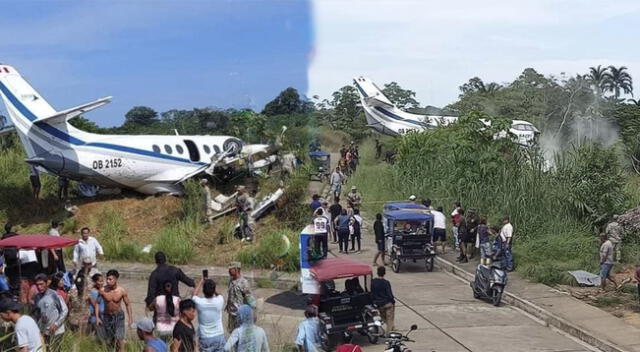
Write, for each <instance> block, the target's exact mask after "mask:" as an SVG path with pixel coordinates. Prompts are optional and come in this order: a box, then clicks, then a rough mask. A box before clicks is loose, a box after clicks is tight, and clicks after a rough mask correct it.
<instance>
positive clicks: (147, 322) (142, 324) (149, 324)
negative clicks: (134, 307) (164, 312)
mask: <svg viewBox="0 0 640 352" xmlns="http://www.w3.org/2000/svg"><path fill="white" fill-rule="evenodd" d="M134 325H135V326H136V329H138V330H142V331H144V332H149V333H151V332H153V329H154V328H155V325H154V324H153V320H151V319H149V318H144V319H140V320H138V321H136V322H135V324H134Z"/></svg>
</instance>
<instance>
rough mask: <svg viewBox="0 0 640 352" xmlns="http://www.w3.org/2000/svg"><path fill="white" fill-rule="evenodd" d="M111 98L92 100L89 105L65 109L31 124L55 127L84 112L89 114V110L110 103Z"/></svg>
mask: <svg viewBox="0 0 640 352" xmlns="http://www.w3.org/2000/svg"><path fill="white" fill-rule="evenodd" d="M111 98H112V97H104V98H100V99H98V100H94V101H92V102H90V103H86V104H82V105H78V106H76V107H73V108H70V109H66V110H62V111H58V112H56V113H55V114H53V115H51V116H47V117H43V118H40V119H37V120H35V121H33V123H48V124H50V125H56V124H59V123H63V122H66V121H68V120H69V119H72V118H74V117H77V116H80V115H82V114H84V113H86V112H89V111H91V110H94V109H97V108H99V107H101V106H103V105H105V104H107V103H109V102H111Z"/></svg>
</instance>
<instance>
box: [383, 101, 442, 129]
mask: <svg viewBox="0 0 640 352" xmlns="http://www.w3.org/2000/svg"><path fill="white" fill-rule="evenodd" d="M375 109H376V110H378V111H380V112H381V113H383V114H385V115H387V116H389V117H390V118H392V119H394V120H397V121H402V122H407V123H412V124H414V125H418V126H420V127H424V128H429V125H427V124H426V123H424V122H421V121H416V120H409V119H405V118H402V117H400V116H398V115H396V114H394V113H392V112H391V111H387V110H385V109H383V108H382V107H380V106H376V107H375Z"/></svg>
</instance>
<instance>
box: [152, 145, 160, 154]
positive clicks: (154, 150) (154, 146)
mask: <svg viewBox="0 0 640 352" xmlns="http://www.w3.org/2000/svg"><path fill="white" fill-rule="evenodd" d="M151 148H153V152H154V153H160V147H158V146H157V145H155V144H154V145H153V146H152V147H151Z"/></svg>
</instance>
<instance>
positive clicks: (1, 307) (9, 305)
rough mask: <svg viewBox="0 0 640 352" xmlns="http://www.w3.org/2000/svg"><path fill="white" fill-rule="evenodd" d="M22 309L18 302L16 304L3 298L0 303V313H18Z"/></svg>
mask: <svg viewBox="0 0 640 352" xmlns="http://www.w3.org/2000/svg"><path fill="white" fill-rule="evenodd" d="M21 309H22V304H20V302H16V301H14V300H12V299H10V298H4V299H2V301H0V312H6V311H10V310H13V311H20V310H21Z"/></svg>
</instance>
